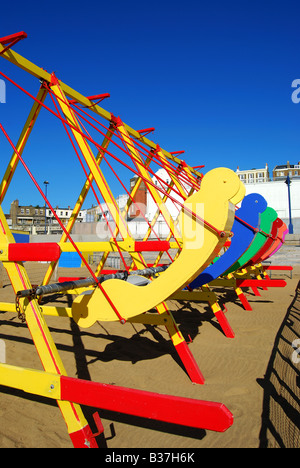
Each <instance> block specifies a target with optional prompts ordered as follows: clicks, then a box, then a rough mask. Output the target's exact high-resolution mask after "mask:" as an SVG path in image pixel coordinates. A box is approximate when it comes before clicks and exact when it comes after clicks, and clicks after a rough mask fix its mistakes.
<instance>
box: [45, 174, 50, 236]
mask: <svg viewBox="0 0 300 468" xmlns="http://www.w3.org/2000/svg"><path fill="white" fill-rule="evenodd" d="M44 185H45V197H46V198H47V188H48V185H49V182H48V180H45V181H44ZM46 206H47V205H46V202H45V234H47V210H46Z"/></svg>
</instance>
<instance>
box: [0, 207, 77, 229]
mask: <svg viewBox="0 0 300 468" xmlns="http://www.w3.org/2000/svg"><path fill="white" fill-rule="evenodd" d="M54 211H55V213H56V215H57V216H58V218H59V219H60V221H61V222H62V224H63V225H64V226H66V225H67V223H68V221H69V219H70V217H71V214H72V209H71V207H70V206H68V208H59V207H58V206H57V207H56V208H55V210H54ZM7 218H8V219H9V224H10V225H11V227H12V229H17V230H18V229H19V230H26V231H29V232H30V233H31V234H45V233H47V234H60V233H62V228H61V227H60V225H59V223H58V221H57V220H56V219H55V217H54V215H53V213H52V212H51V210H50V209H49V208H45V206H42V207H41V206H39V205H36V206H32V205H19V200H14V201H13V202H12V203H11V206H10V214H9V215H8V216H7ZM83 218H84V213H83V211H81V212H80V213H79V216H78V218H77V221H76V222H82V221H83Z"/></svg>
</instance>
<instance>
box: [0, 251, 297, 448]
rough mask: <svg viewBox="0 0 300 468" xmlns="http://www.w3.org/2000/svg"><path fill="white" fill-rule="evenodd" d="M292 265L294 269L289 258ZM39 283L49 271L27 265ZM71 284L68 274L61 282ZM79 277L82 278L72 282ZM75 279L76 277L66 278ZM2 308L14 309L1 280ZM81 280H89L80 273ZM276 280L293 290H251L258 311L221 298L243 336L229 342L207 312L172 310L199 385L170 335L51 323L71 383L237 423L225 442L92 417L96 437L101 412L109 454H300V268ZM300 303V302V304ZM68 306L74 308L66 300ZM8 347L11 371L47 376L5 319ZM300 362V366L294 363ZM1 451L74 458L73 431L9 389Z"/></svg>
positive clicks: (2, 335)
mask: <svg viewBox="0 0 300 468" xmlns="http://www.w3.org/2000/svg"><path fill="white" fill-rule="evenodd" d="M286 260H287V262H286V264H291V263H292V261H291V260H290V258H287V259H286ZM26 268H27V271H28V273H29V276H30V279H31V281H32V283H35V284H38V283H39V282H41V280H42V278H43V274H44V272H45V269H46V265H45V264H35V263H31V264H29V263H28V264H26ZM59 273H60V275H62V276H64V274H65V273H66V272H63V271H61V272H59ZM72 273H74V274H75V276H76V274H77V272H76V271H74V272H72ZM67 274H68V275H69V274H70V272H67ZM2 275H3V276H2V280H3V288H2V289H0V301H11V302H13V301H14V295H13V292H12V288H11V286H10V285H9V281H8V279H7V276H6V274H5V273H3V272H2ZM80 275H83V272H82V271H80ZM272 277H273V278H282V279H285V281H286V286H285V287H284V288H275V287H274V288H269V289H268V290H260V293H261V296H256V295H254V294H253V292H252V290H251V289H248V290H245V292H246V294H247V299H248V301H249V303H250V304H251V306H252V309H253V310H252V311H246V310H244V308H243V307H242V304H241V303H240V301H239V300H238V298H237V297H236V295H235V294H234V292H233V291H231V290H229V289H227V290H222V289H218V290H217V289H215V291H216V292H217V294H218V298H219V300H220V302H221V303H222V304H224V305H225V306H226V308H227V312H226V317H227V319H228V321H229V323H230V325H231V327H232V329H233V331H234V333H235V337H234V338H232V339H231V338H226V336H225V335H224V334H223V332H222V330H221V329H220V327H219V325H218V323H217V321H216V318H215V317H214V315H213V313H212V312H211V310H210V308H209V306H208V305H207V304H205V303H195V302H194V303H188V302H181V303H180V302H177V301H169V303H168V304H169V307H170V309H171V310H172V312H173V315H174V318H175V320H176V322H177V324H178V325H179V326H180V330H181V331H182V333H183V335H184V337H185V338H186V340H187V341H191V342H190V344H189V348H190V350H191V352H192V353H193V355H194V357H195V359H196V361H197V363H198V365H199V367H200V369H201V372H202V373H203V375H204V377H205V384H204V385H195V384H193V383H191V381H190V379H189V377H188V376H187V374H186V373H185V371H184V369H183V368H182V367H181V366H180V363H179V361H178V358H177V355H176V352H175V351H174V347H173V345H172V343H171V342H170V340H169V336H168V334H167V332H166V330H165V329H164V328H161V327H154V326H149V325H147V326H145V325H140V324H138V325H132V324H130V323H126V324H125V325H121V324H120V323H112V322H103V323H99V322H98V323H96V324H95V325H94V326H93V327H91V328H89V329H79V328H78V326H77V325H76V324H75V323H74V321H72V320H70V319H69V318H55V317H46V321H47V324H48V326H49V328H50V331H51V333H52V336H53V338H54V340H55V343H56V345H57V348H58V350H59V353H60V355H61V358H62V361H63V363H64V365H65V367H66V370H67V372H68V375H70V376H72V377H79V378H83V379H87V380H93V381H97V382H102V383H108V384H115V385H120V386H124V387H129V388H135V389H140V390H147V391H152V392H158V393H162V394H169V395H177V396H183V397H189V398H194V399H200V400H209V401H216V402H222V403H224V404H225V405H226V406H227V408H228V409H229V410H230V411H231V412H232V414H233V416H234V422H233V425H232V426H231V427H230V428H229V429H228V430H227V431H226V432H224V433H217V432H213V431H204V430H195V429H189V428H186V427H181V426H175V425H170V424H163V423H158V422H154V421H152V422H151V421H147V420H143V419H138V418H133V417H130V416H125V415H121V414H118V413H113V412H108V411H103V410H101V409H94V408H87V407H85V408H83V409H84V413H85V415H86V418H87V420H88V421H89V422H90V424H91V426H92V428H93V430H96V429H95V427H94V426H93V418H92V414H93V413H94V412H95V411H98V412H99V414H100V416H101V420H102V423H103V425H104V434H102V435H100V436H99V437H98V438H97V442H98V444H99V446H100V447H102V448H105V447H106V448H161V449H163V448H170V449H171V448H182V449H190V448H223V447H224V448H239V447H240V448H259V447H269V448H272V447H299V445H300V437H299V369H300V362H299V363H298V362H297V353H294V354H293V352H295V349H293V347H292V343H293V341H294V340H295V339H297V338H299V333H300V294H299V293H300V291H297V286H298V283H299V280H300V265H299V264H295V265H294V270H293V272H292V277H290V272H286V273H285V272H276V274H275V273H273V275H272ZM298 296H299V297H298ZM61 302H62V304H64V305H69V302H70V298H69V297H67V296H63V297H62V299H61ZM0 339H1V340H4V341H5V345H6V363H8V364H13V365H17V366H23V367H30V368H34V369H42V367H41V363H40V360H39V357H38V355H37V352H36V350H35V348H34V346H33V344H32V340H31V337H30V334H29V332H28V329H27V327H26V324H23V323H21V322H20V320H19V319H18V318H17V315H16V314H14V313H9V312H1V321H0ZM293 361H295V362H293ZM0 390H1V397H0V417H1V425H0V447H1V448H38V447H43V448H71V447H72V443H71V440H70V438H69V436H68V433H67V430H66V425H65V423H64V421H63V418H62V416H61V413H60V411H59V409H58V407H57V405H56V402H55V401H52V400H46V399H44V398H39V397H35V396H32V395H29V394H26V393H23V392H21V391H14V390H11V389H9V388H6V387H3V386H2V387H0Z"/></svg>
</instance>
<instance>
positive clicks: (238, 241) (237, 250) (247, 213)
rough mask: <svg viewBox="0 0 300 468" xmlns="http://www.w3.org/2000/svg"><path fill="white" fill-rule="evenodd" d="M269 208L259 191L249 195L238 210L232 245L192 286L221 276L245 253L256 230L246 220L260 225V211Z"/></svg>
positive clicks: (253, 224) (196, 286) (200, 284)
mask: <svg viewBox="0 0 300 468" xmlns="http://www.w3.org/2000/svg"><path fill="white" fill-rule="evenodd" d="M266 208H267V202H266V200H265V199H264V197H262V196H261V195H259V194H258V193H251V194H250V195H247V196H246V197H245V198H244V199H243V202H242V205H241V208H240V209H238V210H237V211H236V217H235V220H234V223H233V226H232V232H233V237H232V239H231V245H230V247H229V249H227V250H226V252H224V253H223V255H221V256H220V257H217V259H216V260H215V262H214V263H213V264H212V265H209V266H208V267H207V268H206V269H205V270H204V271H203V272H202V273H201V274H200V275H199V276H198V277H197V278H196V279H195V280H194V281H192V283H191V284H190V285H189V287H190V288H192V289H195V288H199V287H201V286H203V285H204V284H207V283H210V281H213V280H214V279H217V278H218V277H219V276H221V275H222V274H223V273H224V272H225V271H226V270H228V268H230V267H231V266H232V265H234V263H235V262H236V261H237V260H238V259H239V258H240V257H241V256H242V255H243V254H244V252H245V251H246V250H247V249H248V247H249V245H250V244H251V242H252V241H253V239H254V237H255V234H256V233H255V231H254V230H253V229H251V228H250V227H249V226H247V225H246V224H244V223H243V222H242V221H245V222H246V223H247V224H249V225H250V226H253V227H254V228H258V227H259V220H260V213H262V212H263V211H265V209H266Z"/></svg>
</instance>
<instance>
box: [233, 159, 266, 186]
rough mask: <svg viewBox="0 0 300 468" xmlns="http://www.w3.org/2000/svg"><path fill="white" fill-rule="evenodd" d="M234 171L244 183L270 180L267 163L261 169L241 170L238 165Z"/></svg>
mask: <svg viewBox="0 0 300 468" xmlns="http://www.w3.org/2000/svg"><path fill="white" fill-rule="evenodd" d="M236 173H237V174H238V176H239V178H240V179H241V181H242V182H244V184H259V183H262V182H269V180H270V174H269V167H268V164H266V165H265V167H264V168H263V169H246V170H243V171H241V170H240V168H239V166H238V167H237V170H236Z"/></svg>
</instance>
